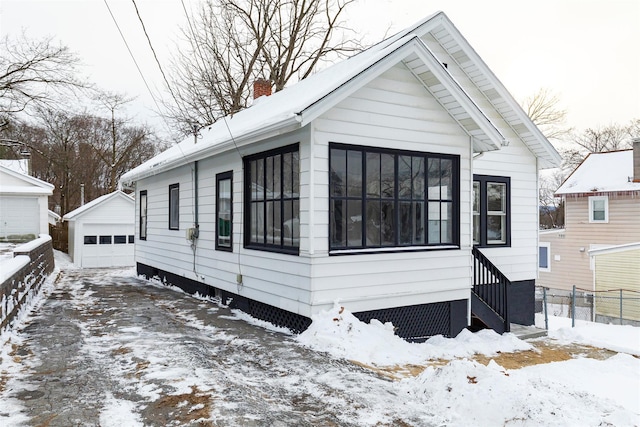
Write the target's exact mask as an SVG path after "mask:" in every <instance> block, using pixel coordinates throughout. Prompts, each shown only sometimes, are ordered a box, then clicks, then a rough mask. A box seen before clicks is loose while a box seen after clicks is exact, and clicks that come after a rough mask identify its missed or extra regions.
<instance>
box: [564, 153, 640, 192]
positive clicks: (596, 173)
mask: <svg viewBox="0 0 640 427" xmlns="http://www.w3.org/2000/svg"><path fill="white" fill-rule="evenodd" d="M632 176H633V150H622V151H611V152H608V153H591V154H589V155H588V156H587V157H586V158H585V159H584V160H583V161H582V163H580V165H579V166H578V167H577V168H576V169H575V170H574V171H573V173H572V174H571V175H569V177H568V178H567V179H566V180H565V181H564V182H563V183H562V185H561V186H560V188H558V190H557V191H556V194H557V195H562V194H579V193H612V192H619V191H640V183H639V182H632V180H631V179H630V177H632Z"/></svg>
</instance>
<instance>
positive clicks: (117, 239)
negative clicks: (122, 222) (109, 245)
mask: <svg viewBox="0 0 640 427" xmlns="http://www.w3.org/2000/svg"><path fill="white" fill-rule="evenodd" d="M113 243H114V244H115V245H125V244H126V243H127V236H125V235H117V236H113Z"/></svg>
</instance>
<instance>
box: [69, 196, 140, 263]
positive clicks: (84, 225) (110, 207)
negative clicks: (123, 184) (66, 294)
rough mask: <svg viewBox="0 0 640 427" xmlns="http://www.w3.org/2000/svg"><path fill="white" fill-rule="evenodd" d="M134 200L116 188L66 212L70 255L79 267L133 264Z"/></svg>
mask: <svg viewBox="0 0 640 427" xmlns="http://www.w3.org/2000/svg"><path fill="white" fill-rule="evenodd" d="M134 210H135V202H134V200H133V198H131V197H130V196H128V195H127V194H125V193H123V192H122V191H115V192H113V193H111V194H106V195H104V196H102V197H98V198H97V199H95V200H93V201H91V202H90V203H87V204H86V205H84V206H81V207H79V208H78V209H76V210H74V211H71V212H69V213H68V214H66V215H65V216H64V217H63V221H67V222H68V223H69V255H70V256H71V259H72V261H73V263H74V264H75V265H77V266H78V267H82V268H104V267H128V266H133V265H134V258H133V256H134V237H133V236H134V234H135V233H134V227H135V224H134V222H135V216H134Z"/></svg>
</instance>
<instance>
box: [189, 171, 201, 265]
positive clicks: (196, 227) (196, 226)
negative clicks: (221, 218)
mask: <svg viewBox="0 0 640 427" xmlns="http://www.w3.org/2000/svg"><path fill="white" fill-rule="evenodd" d="M193 199H194V200H193V206H194V211H193V233H191V235H190V236H189V237H190V240H191V250H192V251H193V272H194V273H195V274H196V276H197V275H198V272H197V270H196V249H197V248H198V237H199V236H200V223H199V222H198V161H197V160H196V161H194V162H193Z"/></svg>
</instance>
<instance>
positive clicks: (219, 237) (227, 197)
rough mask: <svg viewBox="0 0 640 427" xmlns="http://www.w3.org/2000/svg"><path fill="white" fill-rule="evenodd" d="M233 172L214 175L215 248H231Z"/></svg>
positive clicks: (226, 249) (225, 249) (224, 249)
mask: <svg viewBox="0 0 640 427" xmlns="http://www.w3.org/2000/svg"><path fill="white" fill-rule="evenodd" d="M232 177H233V172H231V171H230V172H224V173H219V174H218V175H216V249H218V250H223V251H231V250H233V249H232V248H233V246H232V236H233V179H232Z"/></svg>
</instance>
